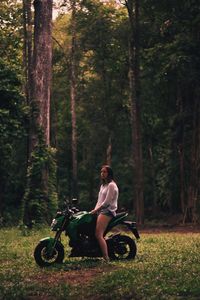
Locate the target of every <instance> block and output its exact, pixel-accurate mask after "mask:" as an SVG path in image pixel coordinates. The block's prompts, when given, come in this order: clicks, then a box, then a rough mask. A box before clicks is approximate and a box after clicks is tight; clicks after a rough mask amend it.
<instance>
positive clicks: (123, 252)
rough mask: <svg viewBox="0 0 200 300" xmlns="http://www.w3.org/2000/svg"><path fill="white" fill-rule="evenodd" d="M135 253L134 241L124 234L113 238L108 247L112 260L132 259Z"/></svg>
mask: <svg viewBox="0 0 200 300" xmlns="http://www.w3.org/2000/svg"><path fill="white" fill-rule="evenodd" d="M136 253H137V247H136V243H135V241H134V240H133V239H131V238H130V237H129V236H126V235H120V236H118V237H117V239H116V240H113V242H112V246H111V247H110V249H109V257H110V259H112V260H128V259H134V258H135V256H136Z"/></svg>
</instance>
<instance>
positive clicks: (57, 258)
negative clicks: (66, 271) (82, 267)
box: [34, 240, 64, 267]
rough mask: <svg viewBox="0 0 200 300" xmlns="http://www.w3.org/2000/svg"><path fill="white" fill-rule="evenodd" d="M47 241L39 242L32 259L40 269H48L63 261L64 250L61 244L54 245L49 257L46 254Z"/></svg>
mask: <svg viewBox="0 0 200 300" xmlns="http://www.w3.org/2000/svg"><path fill="white" fill-rule="evenodd" d="M48 243H49V241H48V240H47V241H42V242H40V243H39V244H38V245H37V246H36V248H35V251H34V258H35V261H36V263H37V264H38V265H39V266H40V267H48V266H51V265H52V264H55V263H57V264H58V263H62V262H63V259H64V249H63V246H62V244H61V243H58V242H57V244H56V245H55V248H54V250H53V253H52V255H51V256H50V257H49V255H48V253H47V247H48Z"/></svg>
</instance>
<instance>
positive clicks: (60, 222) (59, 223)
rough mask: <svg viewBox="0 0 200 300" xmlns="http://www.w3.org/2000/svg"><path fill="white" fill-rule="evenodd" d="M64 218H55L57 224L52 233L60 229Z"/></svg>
mask: <svg viewBox="0 0 200 300" xmlns="http://www.w3.org/2000/svg"><path fill="white" fill-rule="evenodd" d="M64 218H65V216H60V217H59V218H56V221H57V224H55V225H54V226H53V230H54V231H55V230H59V229H61V227H62V224H63V220H64Z"/></svg>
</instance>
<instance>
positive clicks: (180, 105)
mask: <svg viewBox="0 0 200 300" xmlns="http://www.w3.org/2000/svg"><path fill="white" fill-rule="evenodd" d="M177 106H178V110H179V115H180V120H181V124H180V134H181V136H180V137H179V143H178V155H179V173H180V208H181V212H182V214H183V213H184V211H185V184H184V178H185V169H184V123H183V121H182V120H183V98H182V94H181V87H180V83H178V86H177Z"/></svg>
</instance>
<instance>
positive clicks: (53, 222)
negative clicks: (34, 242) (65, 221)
mask: <svg viewBox="0 0 200 300" xmlns="http://www.w3.org/2000/svg"><path fill="white" fill-rule="evenodd" d="M57 223H58V221H57V220H56V219H53V221H52V222H51V227H52V228H53V227H54V226H55V225H56V224H57Z"/></svg>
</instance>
